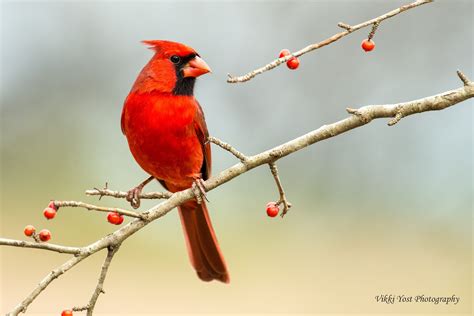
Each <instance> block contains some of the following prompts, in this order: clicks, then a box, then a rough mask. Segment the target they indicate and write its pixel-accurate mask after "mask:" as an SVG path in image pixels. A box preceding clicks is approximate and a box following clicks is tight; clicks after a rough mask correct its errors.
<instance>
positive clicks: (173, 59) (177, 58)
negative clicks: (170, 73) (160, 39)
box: [170, 55, 181, 64]
mask: <svg viewBox="0 0 474 316" xmlns="http://www.w3.org/2000/svg"><path fill="white" fill-rule="evenodd" d="M170 60H171V62H172V63H173V64H178V63H179V62H180V61H181V58H180V57H179V56H176V55H173V56H171V58H170Z"/></svg>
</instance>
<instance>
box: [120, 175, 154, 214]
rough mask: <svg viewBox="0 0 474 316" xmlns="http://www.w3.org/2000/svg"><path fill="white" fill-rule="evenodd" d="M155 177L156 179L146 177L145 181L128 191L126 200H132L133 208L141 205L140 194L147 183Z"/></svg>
mask: <svg viewBox="0 0 474 316" xmlns="http://www.w3.org/2000/svg"><path fill="white" fill-rule="evenodd" d="M153 179H154V178H153V177H149V178H148V179H146V180H145V181H143V182H142V183H140V184H139V185H137V186H136V187H134V188H132V189H130V190H128V191H127V197H126V200H127V201H128V202H130V205H131V206H132V207H133V208H135V209H136V208H139V207H140V195H141V194H142V190H143V188H144V187H145V185H147V184H148V183H149V182H150V181H151V180H153Z"/></svg>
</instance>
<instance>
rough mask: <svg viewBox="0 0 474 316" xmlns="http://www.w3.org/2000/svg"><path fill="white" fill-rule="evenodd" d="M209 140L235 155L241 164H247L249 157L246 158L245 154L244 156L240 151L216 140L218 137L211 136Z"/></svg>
mask: <svg viewBox="0 0 474 316" xmlns="http://www.w3.org/2000/svg"><path fill="white" fill-rule="evenodd" d="M207 140H208V141H209V142H211V143H213V144H216V145H217V146H219V147H221V148H222V149H224V150H227V151H228V152H230V153H231V154H232V155H234V156H235V157H236V158H237V159H239V160H240V161H241V162H245V160H247V156H245V155H244V154H242V153H241V152H240V151H238V150H237V149H235V148H234V147H232V146H231V145H230V144H228V143H226V142H224V141H222V140H220V139H218V138H216V137H212V136H209V137H208V138H207Z"/></svg>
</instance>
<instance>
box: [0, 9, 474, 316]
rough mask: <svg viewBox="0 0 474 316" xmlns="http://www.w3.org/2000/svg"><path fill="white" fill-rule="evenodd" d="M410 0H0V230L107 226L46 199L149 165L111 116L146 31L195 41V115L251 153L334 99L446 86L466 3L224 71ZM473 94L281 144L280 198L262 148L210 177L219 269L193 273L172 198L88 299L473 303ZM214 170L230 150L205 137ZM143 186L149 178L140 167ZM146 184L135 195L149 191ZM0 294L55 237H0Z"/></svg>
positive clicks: (331, 109)
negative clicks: (138, 158) (272, 64)
mask: <svg viewBox="0 0 474 316" xmlns="http://www.w3.org/2000/svg"><path fill="white" fill-rule="evenodd" d="M405 3H408V1H292V2H287V1H279V2H269V1H265V2H257V1H246V2H224V3H220V2H213V1H203V2H174V1H173V2H171V1H170V2H158V1H157V2H152V1H116V2H115V1H101V2H97V1H74V2H73V1H71V2H68V1H50V2H45V1H35V2H27V1H3V2H2V6H1V11H2V12H1V28H2V30H1V45H2V48H1V53H2V56H1V67H2V69H1V92H2V93H1V212H0V215H1V236H3V237H9V238H17V239H24V237H23V236H22V231H23V227H24V226H25V225H26V224H33V225H35V226H36V227H37V228H38V229H41V228H48V229H50V230H51V231H52V234H53V239H52V242H54V243H59V244H67V245H75V246H81V245H86V244H88V243H90V242H92V241H94V240H96V239H98V238H100V237H102V236H104V235H106V234H108V233H110V232H112V231H113V230H114V229H115V228H116V227H113V226H112V225H110V224H108V223H107V221H106V219H105V215H104V214H102V213H96V212H87V211H84V210H81V209H62V210H61V211H60V213H59V215H58V216H57V218H56V219H55V220H53V221H49V222H47V221H46V220H45V219H44V218H43V217H42V209H43V208H44V207H45V206H46V205H47V203H48V201H49V199H71V200H83V201H89V202H94V203H99V204H101V205H110V206H114V205H115V206H121V207H126V206H127V205H126V204H125V203H124V202H123V201H116V200H113V199H108V198H104V199H102V200H101V201H100V202H98V201H97V199H96V198H90V197H85V196H84V194H83V192H84V190H86V189H88V188H92V187H96V186H102V185H104V183H105V182H106V181H107V182H108V183H109V185H110V187H111V188H113V189H122V190H126V189H128V188H130V187H132V186H133V185H135V184H137V183H138V182H139V181H141V180H143V179H144V178H145V177H146V175H145V174H144V172H143V171H142V170H140V168H139V167H138V165H137V164H136V163H135V162H134V161H133V158H132V157H131V154H130V153H129V151H128V147H127V143H126V140H125V138H124V136H123V135H122V133H121V131H120V114H121V109H122V104H123V100H124V98H125V96H126V95H127V93H128V91H129V89H130V87H131V85H132V83H133V81H134V80H135V78H136V75H137V74H138V72H139V71H140V69H141V67H143V65H144V64H145V63H146V62H147V61H148V60H149V58H150V57H151V56H152V52H151V51H149V50H147V49H146V48H145V47H144V46H143V45H141V44H140V42H139V41H140V40H143V39H171V40H175V41H180V42H183V43H186V44H188V45H190V46H192V47H194V48H195V49H196V50H197V51H198V52H199V53H200V54H201V56H203V58H204V59H205V60H206V61H207V62H208V64H209V65H210V66H211V67H212V69H213V73H212V74H210V75H206V76H203V77H201V78H200V79H199V81H198V84H197V87H196V95H197V98H198V99H199V101H200V102H201V104H202V105H203V107H204V110H205V113H206V118H207V122H208V126H209V130H210V131H211V134H212V135H214V136H216V137H219V138H221V139H223V140H225V141H227V142H229V143H231V144H233V145H234V146H235V147H236V148H238V149H239V150H241V151H243V152H244V153H247V154H254V153H258V152H261V151H263V150H266V149H268V148H270V147H273V146H275V145H278V144H280V143H282V142H285V141H287V140H290V139H292V138H295V137H297V136H299V135H301V134H303V133H306V132H308V131H310V130H313V129H315V128H318V127H319V126H321V125H323V124H326V123H331V122H335V121H337V120H339V119H342V118H344V117H346V116H347V114H346V113H345V108H346V107H348V106H350V107H358V106H363V105H367V104H381V103H395V102H401V101H408V100H412V99H416V98H420V97H424V96H429V95H433V94H436V93H440V92H443V91H446V90H449V89H455V88H458V87H460V85H461V82H460V80H459V79H458V78H457V76H456V74H455V71H456V69H461V70H463V71H465V72H466V74H467V75H468V76H470V77H471V78H473V77H474V73H473V61H472V56H473V55H474V54H473V3H472V2H471V1H435V2H434V3H433V4H429V5H425V6H422V7H419V8H416V9H413V10H411V11H409V12H406V13H403V14H401V15H399V16H397V17H395V18H393V19H390V20H387V21H385V22H384V23H383V24H382V25H381V26H380V28H379V30H378V32H377V34H376V36H375V39H374V40H375V42H376V45H377V47H376V49H375V51H373V52H371V53H364V52H363V51H362V50H361V49H360V42H361V41H362V39H364V37H366V36H367V34H368V32H369V31H370V29H364V30H361V31H358V32H356V33H354V34H352V35H350V36H347V37H345V38H344V39H342V40H340V41H338V42H337V43H335V44H333V45H330V46H329V47H325V48H323V49H321V50H318V51H317V52H314V53H311V54H308V55H305V56H303V57H302V58H301V67H300V68H299V69H298V70H297V71H289V70H288V69H287V68H286V67H279V68H278V69H275V70H273V71H271V72H268V73H265V74H264V75H261V76H258V77H257V78H255V79H254V80H252V81H250V82H248V83H245V84H240V85H230V84H227V83H226V81H225V79H226V74H227V73H232V74H243V73H245V72H247V71H249V70H251V69H254V68H256V67H259V66H261V65H263V64H266V63H267V62H269V61H271V60H273V59H274V58H275V57H276V56H277V55H278V52H279V51H280V49H282V48H289V49H290V50H297V49H300V48H302V47H304V46H306V45H308V44H310V43H314V42H317V41H320V40H322V39H324V38H327V37H328V36H331V35H333V34H334V33H336V32H339V31H340V29H338V27H337V23H338V22H340V21H343V22H346V23H349V24H356V23H359V22H362V21H365V20H367V19H369V18H372V17H375V16H378V15H380V14H383V13H385V12H387V11H389V10H391V9H393V8H396V7H398V6H399V5H402V4H405ZM472 107H473V101H468V102H464V103H462V104H459V105H457V106H455V107H453V108H450V109H447V110H445V111H442V112H437V113H434V112H431V113H425V114H422V115H417V116H412V117H408V118H405V119H403V120H402V121H401V122H400V123H399V124H397V125H396V126H394V127H387V125H386V123H387V121H386V120H378V121H374V122H372V123H371V124H370V125H368V126H365V127H363V128H359V129H357V130H354V131H351V132H349V133H347V134H344V135H341V136H339V137H336V138H333V139H330V140H328V141H324V142H322V143H318V144H316V145H314V146H311V147H309V148H307V149H305V150H302V151H300V152H298V153H296V154H294V155H291V156H289V157H287V158H285V159H284V160H282V161H280V162H279V169H280V172H281V177H282V181H283V183H284V186H285V188H286V190H287V194H288V196H289V198H290V200H291V202H292V203H293V205H294V207H293V208H292V210H291V213H290V214H288V216H287V217H285V219H283V220H282V219H280V218H277V219H270V218H268V217H267V216H266V214H265V204H266V203H267V202H268V201H271V200H275V199H277V190H276V187H275V185H274V183H273V178H272V176H271V174H270V172H269V170H268V168H266V167H261V168H259V169H256V170H253V171H251V172H249V173H247V174H245V175H243V176H241V177H239V178H237V179H235V180H234V181H232V182H230V183H228V184H226V185H224V186H221V187H219V188H218V189H216V190H214V191H212V192H210V193H209V199H210V200H211V203H210V204H209V207H210V209H211V215H212V219H213V223H214V226H215V229H216V231H217V233H218V237H219V240H220V243H221V246H222V248H223V250H224V253H225V256H226V258H227V261H228V265H229V268H230V271H231V284H230V285H223V284H217V283H210V284H209V283H203V282H200V281H199V280H198V279H197V278H196V276H195V273H194V271H193V270H192V269H191V267H190V264H189V262H188V258H187V254H186V250H185V245H184V240H183V236H182V231H181V227H180V223H179V219H178V216H177V214H176V212H172V213H170V214H168V215H167V216H165V217H164V218H162V219H161V220H159V221H156V222H155V223H153V224H151V225H149V226H148V227H146V228H145V229H143V230H142V231H140V232H139V233H137V234H136V235H134V236H132V237H131V238H130V239H128V240H127V242H126V243H125V244H123V246H122V248H121V250H120V252H119V253H118V254H117V256H116V257H115V260H114V261H113V264H112V266H111V268H110V271H109V274H108V277H107V280H106V283H105V289H106V293H107V294H106V295H103V296H101V297H100V299H99V302H98V305H97V309H96V314H97V315H106V314H107V313H108V314H109V315H116V314H128V315H131V314H146V313H149V314H157V313H161V314H195V313H201V314H210V313H217V314H226V313H229V314H255V315H261V314H265V313H268V314H274V313H279V314H290V315H292V314H297V313H307V314H323V313H340V314H347V313H376V314H384V313H387V314H388V313H390V314H395V313H402V314H403V313H414V314H418V313H419V314H429V315H433V314H435V313H436V314H437V313H439V314H454V313H457V314H469V315H470V314H471V311H472V256H471V254H472V202H473V198H472V192H473V183H472V176H473V164H472V162H473V154H472V146H473V133H472V122H473V109H472ZM213 151H214V159H213V162H214V167H213V168H214V173H216V172H218V171H220V170H223V169H224V168H226V167H228V166H230V165H232V164H234V163H235V162H236V161H235V159H234V158H233V157H232V156H230V155H229V154H228V153H226V152H223V151H222V150H220V149H219V148H214V149H213ZM148 189H149V190H159V189H160V188H159V186H158V185H157V184H153V185H150V187H148ZM155 203H157V202H153V201H151V202H150V201H148V202H144V203H143V206H142V209H143V210H144V209H146V208H147V207H150V206H152V205H154V204H155ZM0 251H1V260H0V264H1V269H0V272H1V275H0V277H1V287H0V289H1V294H0V302H1V304H0V311H1V312H2V313H5V312H7V311H8V310H10V309H11V308H12V307H13V306H14V305H16V304H17V303H18V302H19V301H20V300H22V299H23V298H24V297H25V296H26V295H27V294H28V293H29V292H30V291H31V290H32V288H33V287H34V286H35V285H36V284H37V282H39V280H40V279H42V278H43V277H44V276H45V275H46V274H47V273H48V272H49V271H50V270H51V269H52V268H54V267H56V266H58V265H59V264H61V263H62V262H64V260H66V259H67V258H68V255H61V254H55V253H50V252H43V251H38V250H25V249H17V248H5V247H2V248H1V249H0ZM104 255H105V254H104V253H99V254H96V255H94V256H93V257H91V258H89V259H88V260H87V261H85V262H83V263H82V264H80V265H79V266H77V267H76V268H74V269H73V270H72V271H71V272H70V273H67V275H65V276H63V277H61V278H60V279H58V280H56V281H55V282H54V285H52V286H51V287H49V288H48V289H47V290H46V291H45V292H44V293H43V294H42V295H41V296H40V297H39V298H38V299H37V301H36V302H35V303H33V304H32V305H31V307H30V308H29V309H28V312H29V313H30V314H31V315H41V314H44V315H51V314H53V315H59V313H60V311H61V310H62V309H64V308H66V307H71V306H75V305H83V304H85V303H86V302H87V301H88V299H89V296H90V294H91V292H92V290H93V288H94V286H95V282H96V279H97V276H98V273H99V269H100V265H101V263H102V260H103V258H104ZM380 294H394V295H406V296H411V295H413V296H415V295H421V294H424V295H425V296H451V295H453V294H454V295H457V296H460V297H461V301H460V303H459V304H457V305H449V306H446V305H433V304H431V303H418V304H393V305H388V304H383V303H377V302H376V301H375V296H376V295H380Z"/></svg>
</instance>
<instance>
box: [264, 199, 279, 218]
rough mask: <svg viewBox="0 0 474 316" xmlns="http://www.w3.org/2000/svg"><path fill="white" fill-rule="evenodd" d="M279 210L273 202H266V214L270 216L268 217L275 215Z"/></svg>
mask: <svg viewBox="0 0 474 316" xmlns="http://www.w3.org/2000/svg"><path fill="white" fill-rule="evenodd" d="M279 211H280V209H279V208H278V206H277V205H276V203H275V202H269V203H268V204H267V215H268V216H270V217H275V216H277V215H278V212H279Z"/></svg>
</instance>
